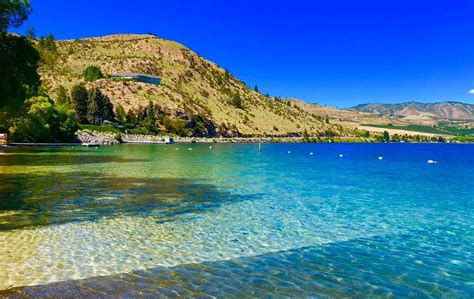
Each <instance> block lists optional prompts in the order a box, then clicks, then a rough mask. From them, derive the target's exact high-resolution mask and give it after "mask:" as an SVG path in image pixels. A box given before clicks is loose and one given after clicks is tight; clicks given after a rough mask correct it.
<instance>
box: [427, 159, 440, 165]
mask: <svg viewBox="0 0 474 299" xmlns="http://www.w3.org/2000/svg"><path fill="white" fill-rule="evenodd" d="M427 162H428V164H436V163H438V161H436V160H428V161H427Z"/></svg>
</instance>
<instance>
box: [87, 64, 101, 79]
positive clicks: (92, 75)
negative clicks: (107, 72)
mask: <svg viewBox="0 0 474 299" xmlns="http://www.w3.org/2000/svg"><path fill="white" fill-rule="evenodd" d="M103 77H104V75H103V74H102V72H101V71H100V68H99V67H97V66H94V65H90V66H88V67H87V68H86V69H85V71H84V80H86V81H87V82H89V81H95V80H98V79H100V78H103Z"/></svg>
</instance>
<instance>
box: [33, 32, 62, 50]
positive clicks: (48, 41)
mask: <svg viewBox="0 0 474 299" xmlns="http://www.w3.org/2000/svg"><path fill="white" fill-rule="evenodd" d="M38 45H39V46H40V48H41V49H42V50H45V51H49V52H52V53H57V52H58V48H57V46H56V40H55V39H54V35H53V34H52V33H49V34H48V35H47V36H46V37H45V38H41V39H40V40H39V43H38Z"/></svg>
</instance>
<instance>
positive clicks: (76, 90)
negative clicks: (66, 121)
mask: <svg viewBox="0 0 474 299" xmlns="http://www.w3.org/2000/svg"><path fill="white" fill-rule="evenodd" d="M88 98H89V96H88V93H87V89H86V88H85V87H84V85H75V86H73V87H72V89H71V100H72V104H73V107H74V109H75V119H76V121H77V122H78V123H80V124H85V123H87V102H88Z"/></svg>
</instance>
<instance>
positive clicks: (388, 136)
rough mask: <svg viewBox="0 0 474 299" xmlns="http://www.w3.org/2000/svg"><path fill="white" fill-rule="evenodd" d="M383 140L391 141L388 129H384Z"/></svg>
mask: <svg viewBox="0 0 474 299" xmlns="http://www.w3.org/2000/svg"><path fill="white" fill-rule="evenodd" d="M382 140H383V141H384V142H389V141H390V134H388V132H387V131H383V137H382Z"/></svg>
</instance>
